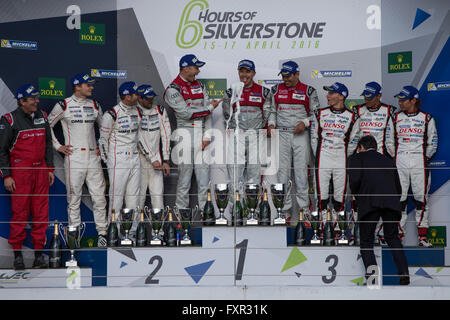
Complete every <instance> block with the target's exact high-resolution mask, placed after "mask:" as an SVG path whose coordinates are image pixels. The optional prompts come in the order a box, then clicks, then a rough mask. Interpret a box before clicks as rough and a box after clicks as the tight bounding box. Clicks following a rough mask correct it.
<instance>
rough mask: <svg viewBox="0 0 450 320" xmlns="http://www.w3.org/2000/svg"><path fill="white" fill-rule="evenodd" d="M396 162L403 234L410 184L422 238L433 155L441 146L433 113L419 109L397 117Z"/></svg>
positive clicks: (426, 224) (425, 225) (395, 124)
mask: <svg viewBox="0 0 450 320" xmlns="http://www.w3.org/2000/svg"><path fill="white" fill-rule="evenodd" d="M394 126H395V162H396V165H397V169H398V174H399V177H400V183H401V185H402V196H401V199H400V201H401V202H402V207H403V212H402V218H401V220H400V230H399V233H400V236H401V237H403V236H404V235H405V233H406V228H405V224H406V218H407V211H406V205H407V202H408V193H409V189H410V187H411V189H412V193H413V196H414V199H413V200H414V203H415V205H416V210H415V211H416V223H417V230H418V234H419V237H426V235H427V230H428V203H427V198H428V190H429V188H430V181H431V179H430V172H429V169H428V168H427V167H428V164H429V161H430V159H431V157H432V156H433V155H434V154H435V152H436V150H437V146H438V136H437V131H436V121H435V120H434V118H433V117H432V116H431V114H429V113H426V112H424V111H421V110H418V111H417V112H415V113H409V114H408V113H406V112H399V113H397V114H396V116H395V119H394Z"/></svg>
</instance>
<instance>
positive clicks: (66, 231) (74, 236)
mask: <svg viewBox="0 0 450 320" xmlns="http://www.w3.org/2000/svg"><path fill="white" fill-rule="evenodd" d="M59 228H60V234H62V239H63V241H64V244H65V246H66V247H67V248H69V250H70V260H69V261H66V267H76V266H78V262H77V260H76V259H75V250H76V249H79V248H80V242H81V238H82V237H83V234H84V232H85V231H86V223H85V222H82V223H81V224H80V226H79V227H74V226H68V227H63V225H62V223H60V224H59Z"/></svg>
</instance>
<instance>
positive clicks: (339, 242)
mask: <svg viewBox="0 0 450 320" xmlns="http://www.w3.org/2000/svg"><path fill="white" fill-rule="evenodd" d="M337 243H338V245H344V246H348V239H339V240H338V241H337Z"/></svg>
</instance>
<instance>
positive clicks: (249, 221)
mask: <svg viewBox="0 0 450 320" xmlns="http://www.w3.org/2000/svg"><path fill="white" fill-rule="evenodd" d="M258 224H259V221H258V220H256V219H247V221H246V222H245V225H247V226H257V225H258Z"/></svg>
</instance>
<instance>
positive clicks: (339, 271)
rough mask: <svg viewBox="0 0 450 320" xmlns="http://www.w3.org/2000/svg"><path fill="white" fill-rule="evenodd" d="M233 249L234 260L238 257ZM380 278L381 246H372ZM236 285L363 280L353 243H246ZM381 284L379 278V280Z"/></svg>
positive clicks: (357, 282)
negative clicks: (267, 246) (278, 245)
mask: <svg viewBox="0 0 450 320" xmlns="http://www.w3.org/2000/svg"><path fill="white" fill-rule="evenodd" d="M240 250H241V251H237V252H236V260H237V261H241V260H244V259H243V258H242V255H243V254H244V253H243V245H242V244H241V249H240ZM374 251H375V256H376V259H377V263H378V266H379V268H378V270H379V274H380V279H381V270H382V265H381V248H380V247H378V248H374ZM242 265H243V268H242V269H241V270H239V266H238V269H237V270H238V271H241V272H237V281H236V284H237V285H299V286H355V285H363V283H364V273H365V270H364V264H363V262H362V259H361V255H360V251H359V248H357V247H356V248H355V247H309V246H305V247H289V248H284V249H256V248H251V247H250V243H249V244H248V248H246V250H245V263H242ZM379 283H380V284H381V280H380V282H379Z"/></svg>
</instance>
